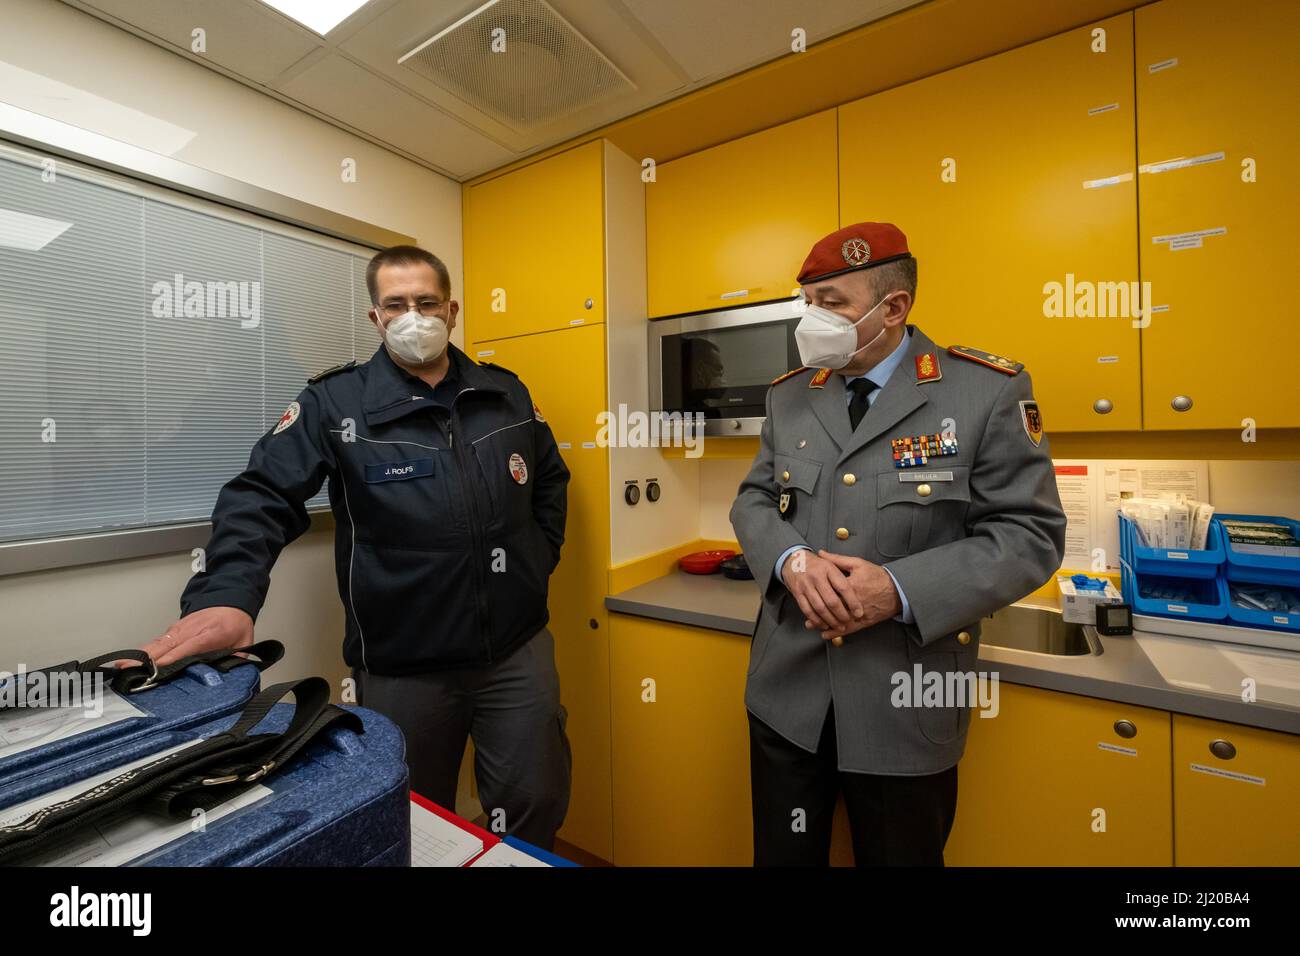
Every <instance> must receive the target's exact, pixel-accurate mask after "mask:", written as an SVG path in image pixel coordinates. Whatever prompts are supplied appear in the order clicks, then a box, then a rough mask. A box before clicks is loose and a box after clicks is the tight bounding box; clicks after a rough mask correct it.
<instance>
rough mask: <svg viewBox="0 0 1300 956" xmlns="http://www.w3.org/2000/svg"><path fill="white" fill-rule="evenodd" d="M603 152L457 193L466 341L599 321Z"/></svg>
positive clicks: (568, 156)
mask: <svg viewBox="0 0 1300 956" xmlns="http://www.w3.org/2000/svg"><path fill="white" fill-rule="evenodd" d="M603 149H604V143H603V141H595V142H591V143H586V144H584V145H582V146H576V147H574V148H573V149H570V150H568V151H566V152H563V153H559V154H558V155H556V156H553V157H550V158H549V159H544V160H541V161H540V162H537V163H534V164H532V165H531V166H525V167H523V168H522V169H519V170H517V171H515V172H512V173H507V174H505V175H503V176H499V177H498V178H496V179H492V180H489V181H487V182H485V183H482V184H481V185H478V186H468V187H466V188H465V191H464V215H465V224H464V235H465V318H466V323H467V324H466V333H465V341H466V342H471V343H473V342H481V341H487V340H491V339H499V338H505V337H507V336H514V335H527V334H529V333H532V332H542V331H546V330H550V329H563V328H569V327H571V326H580V325H590V324H592V323H599V322H603V321H604V315H605V302H604V295H605V256H604V237H605V222H604V191H603V183H604V177H603V156H604V153H603Z"/></svg>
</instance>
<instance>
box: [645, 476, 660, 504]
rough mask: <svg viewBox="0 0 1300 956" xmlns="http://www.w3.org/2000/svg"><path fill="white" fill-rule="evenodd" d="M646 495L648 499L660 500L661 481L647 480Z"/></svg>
mask: <svg viewBox="0 0 1300 956" xmlns="http://www.w3.org/2000/svg"><path fill="white" fill-rule="evenodd" d="M645 496H646V499H647V500H648V501H658V500H659V482H657V481H649V482H646V486H645Z"/></svg>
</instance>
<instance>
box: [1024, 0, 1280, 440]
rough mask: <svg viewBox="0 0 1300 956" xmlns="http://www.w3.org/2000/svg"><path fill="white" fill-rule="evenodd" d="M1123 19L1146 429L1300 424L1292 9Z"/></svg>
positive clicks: (1185, 7)
mask: <svg viewBox="0 0 1300 956" xmlns="http://www.w3.org/2000/svg"><path fill="white" fill-rule="evenodd" d="M1135 15H1136V17H1137V58H1136V68H1135V72H1136V74H1137V99H1138V111H1137V117H1138V159H1139V162H1140V166H1139V170H1140V173H1139V181H1138V195H1139V197H1140V205H1141V224H1142V231H1141V239H1142V246H1141V257H1142V278H1143V280H1144V281H1148V282H1150V283H1151V291H1152V297H1153V298H1154V300H1155V302H1156V304H1157V305H1158V306H1161V307H1162V310H1161V311H1157V312H1154V313H1153V314H1152V316H1151V325H1150V327H1149V328H1147V329H1145V330H1144V331H1143V332H1142V353H1143V392H1144V398H1145V410H1146V424H1147V427H1148V428H1166V429H1199V428H1233V429H1240V428H1243V427H1244V426H1245V424H1246V423H1247V421H1248V420H1249V421H1252V422H1254V423H1255V424H1256V425H1258V427H1260V428H1275V427H1276V428H1294V427H1296V426H1300V402H1297V401H1296V394H1297V391H1296V380H1295V375H1294V370H1293V359H1294V356H1295V355H1296V354H1297V352H1300V323H1298V322H1296V320H1295V298H1294V293H1293V290H1292V289H1291V283H1290V281H1289V279H1288V277H1289V276H1290V275H1292V273H1293V272H1294V269H1295V253H1296V246H1297V243H1296V236H1295V228H1296V223H1295V219H1296V217H1295V213H1296V210H1297V209H1300V180H1298V179H1297V177H1296V175H1295V173H1294V169H1293V167H1294V161H1295V157H1296V155H1297V154H1298V153H1300V122H1297V110H1296V90H1297V89H1300V57H1297V56H1296V43H1297V38H1298V37H1300V4H1297V3H1296V2H1295V0H1251V2H1249V3H1236V4H1223V3H1219V2H1216V0H1165V2H1163V3H1155V4H1151V5H1149V6H1145V7H1139V8H1138V10H1137V11H1136V14H1135ZM1049 421H1050V419H1049Z"/></svg>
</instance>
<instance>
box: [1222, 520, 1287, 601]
mask: <svg viewBox="0 0 1300 956" xmlns="http://www.w3.org/2000/svg"><path fill="white" fill-rule="evenodd" d="M1223 519H1228V520H1236V521H1260V522H1268V523H1270V524H1281V525H1286V526H1287V527H1289V528H1290V529H1291V533H1292V534H1294V535H1295V536H1296V538H1298V539H1300V521H1297V520H1295V519H1294V518H1279V517H1274V516H1271V515H1240V514H1221V515H1215V516H1214V521H1213V522H1212V524H1213V525H1214V526H1215V527H1217V528H1218V531H1219V534H1220V536H1221V539H1222V541H1223V546H1224V552H1225V559H1226V567H1225V573H1226V574H1227V577H1228V580H1229V581H1244V582H1247V583H1250V584H1280V585H1283V586H1285V587H1292V588H1300V558H1289V557H1285V556H1281V555H1279V556H1277V557H1270V556H1268V555H1262V554H1238V553H1236V552H1234V551H1233V550H1232V547H1231V545H1229V544H1228V535H1227V532H1225V531H1224V530H1223V528H1222V526H1221V525H1220V524H1219V523H1220V521H1222V520H1223Z"/></svg>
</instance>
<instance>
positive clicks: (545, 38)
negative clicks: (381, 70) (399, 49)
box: [397, 0, 634, 130]
mask: <svg viewBox="0 0 1300 956" xmlns="http://www.w3.org/2000/svg"><path fill="white" fill-rule="evenodd" d="M503 47H504V49H503ZM494 50H498V51H501V52H494ZM397 62H398V63H400V64H402V65H404V66H406V67H407V69H410V70H414V71H415V72H417V73H419V74H420V75H421V76H423V77H425V78H426V79H429V80H432V81H433V82H434V83H437V84H438V85H439V86H441V87H442V88H444V89H446V90H448V91H450V92H451V93H454V94H455V95H456V96H458V97H460V98H461V99H462V100H464V101H465V102H467V103H469V104H470V105H471V106H474V107H475V108H477V109H480V110H483V111H484V112H486V113H488V114H489V115H491V116H493V117H494V118H496V119H497V120H499V121H501V122H503V123H505V124H506V125H507V126H510V127H513V128H514V129H516V130H525V129H528V128H530V127H535V126H538V125H541V124H543V123H548V122H550V121H552V120H556V119H559V118H561V117H563V116H567V115H570V114H572V113H576V112H578V111H580V110H583V109H586V108H587V107H589V106H593V105H595V104H596V103H599V102H601V101H603V100H606V99H608V98H610V97H612V96H615V95H617V94H619V93H627V92H630V91H631V90H633V89H634V86H633V84H632V81H631V80H629V79H628V78H627V77H626V76H625V75H624V74H623V71H622V70H620V69H619V68H618V67H616V66H615V65H614V64H613V63H611V62H610V61H609V59H608V57H606V56H605V55H604V54H603V53H601V52H600V51H599V50H597V49H596V48H595V47H594V46H592V45H591V43H590V41H588V40H587V38H586V37H584V36H583V35H582V34H581V33H579V32H578V31H577V30H575V29H574V28H573V27H572V26H570V25H569V23H568V21H567V20H565V19H564V18H563V17H562V16H560V15H559V14H558V13H556V12H555V11H554V10H553V9H551V7H550V5H549V4H547V3H545V2H544V0H491V2H489V3H486V4H484V5H483V6H481V7H479V8H478V9H477V10H475V11H474V12H473V13H470V14H468V15H467V16H465V17H462V18H461V19H460V20H458V21H457V22H455V23H453V24H452V25H451V26H449V27H447V28H446V29H445V30H443V31H441V32H440V33H437V34H435V35H434V36H432V37H430V38H429V39H427V40H425V41H424V42H423V43H421V44H420V45H419V46H417V47H416V48H415V49H413V50H411V51H410V52H409V53H407V54H405V55H404V56H403V57H402V58H401V59H399V60H398V61H397Z"/></svg>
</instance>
